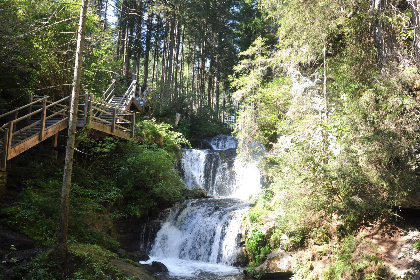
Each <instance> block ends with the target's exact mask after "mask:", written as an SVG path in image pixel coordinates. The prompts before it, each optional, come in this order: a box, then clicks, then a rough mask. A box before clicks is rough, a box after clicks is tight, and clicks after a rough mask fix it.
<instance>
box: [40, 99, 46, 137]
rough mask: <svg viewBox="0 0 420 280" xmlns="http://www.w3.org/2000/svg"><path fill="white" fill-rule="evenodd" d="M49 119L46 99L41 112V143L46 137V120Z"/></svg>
mask: <svg viewBox="0 0 420 280" xmlns="http://www.w3.org/2000/svg"><path fill="white" fill-rule="evenodd" d="M46 117H47V99H46V98H44V102H43V104H42V112H41V131H40V132H39V141H42V140H44V135H45V118H46Z"/></svg>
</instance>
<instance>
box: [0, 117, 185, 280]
mask: <svg viewBox="0 0 420 280" xmlns="http://www.w3.org/2000/svg"><path fill="white" fill-rule="evenodd" d="M138 126H139V127H140V128H141V129H142V130H141V132H140V133H139V140H130V141H119V140H115V139H111V138H106V139H103V140H93V139H92V138H90V137H88V135H86V133H81V134H80V135H79V140H80V141H81V143H80V144H79V146H78V147H77V152H76V163H75V166H74V170H73V180H72V192H71V202H70V218H69V237H68V240H69V258H70V260H71V261H69V264H70V267H69V268H68V269H69V271H68V274H67V276H68V277H70V278H67V279H109V277H112V279H125V278H123V276H122V274H121V273H120V272H118V271H117V270H116V269H115V268H114V267H113V266H112V265H111V264H110V263H109V259H110V258H117V255H116V254H115V252H117V251H118V248H119V243H118V241H117V237H118V228H117V226H116V222H124V221H126V220H130V219H133V218H135V219H145V218H147V217H149V215H150V214H152V213H156V212H158V211H159V210H161V209H163V208H166V207H169V206H171V205H173V204H174V203H176V202H178V201H181V200H183V199H184V198H183V195H182V191H183V190H184V189H185V186H184V185H183V184H182V182H181V179H180V177H179V174H178V172H177V171H176V169H175V164H176V161H177V160H178V159H179V153H180V150H179V149H180V145H181V144H185V145H188V141H187V140H186V139H185V138H184V137H183V136H182V134H180V133H177V132H174V131H172V130H171V127H170V126H169V125H167V124H161V123H157V122H155V121H144V122H139V123H138ZM34 153H35V154H36V152H35V151H34ZM28 156H30V157H32V161H31V162H30V163H29V165H28V164H26V163H25V160H26V159H23V158H22V159H18V160H17V161H16V166H15V167H14V168H13V169H11V170H10V171H9V178H10V180H8V189H9V192H12V193H15V194H16V195H17V197H16V199H15V200H14V201H13V202H10V203H9V205H7V207H2V209H0V217H1V219H0V222H1V225H3V226H6V227H8V228H10V229H13V230H14V231H16V232H19V233H22V234H25V235H26V236H28V237H29V238H30V239H32V240H34V241H35V242H36V244H37V246H40V247H43V248H51V247H52V246H53V245H54V243H55V237H56V230H57V223H58V214H59V205H60V193H61V184H62V176H63V175H62V168H61V165H59V164H57V163H56V161H54V160H50V159H48V158H42V157H38V159H37V160H35V159H36V158H37V157H36V156H35V155H34V154H33V155H28ZM19 160H21V162H19ZM35 170H36V172H34V171H35ZM53 258H54V256H51V255H49V254H48V253H44V254H42V255H40V256H39V257H38V258H37V259H36V260H35V261H34V262H32V264H31V265H29V266H27V267H19V266H18V267H19V269H20V272H19V275H22V277H23V278H25V277H26V278H25V279H57V278H61V276H60V275H58V276H57V275H56V274H57V273H58V271H59V270H60V269H59V267H57V266H56V265H54V259H53ZM17 265H18V264H17ZM19 269H17V268H14V269H13V271H14V272H13V273H18V272H17V271H18V270H19Z"/></svg>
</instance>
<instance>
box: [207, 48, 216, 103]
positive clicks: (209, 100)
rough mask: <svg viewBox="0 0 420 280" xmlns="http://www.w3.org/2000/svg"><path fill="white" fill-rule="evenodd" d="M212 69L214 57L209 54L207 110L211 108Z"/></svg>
mask: <svg viewBox="0 0 420 280" xmlns="http://www.w3.org/2000/svg"><path fill="white" fill-rule="evenodd" d="M213 68H214V55H213V54H210V67H209V77H208V84H207V105H208V106H209V108H210V109H211V108H213V106H212V105H213V102H212V99H213V94H212V93H213V72H214V71H213V70H214V69H213Z"/></svg>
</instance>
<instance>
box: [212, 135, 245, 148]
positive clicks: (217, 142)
mask: <svg viewBox="0 0 420 280" xmlns="http://www.w3.org/2000/svg"><path fill="white" fill-rule="evenodd" d="M205 141H206V142H207V143H209V144H210V146H211V147H212V149H213V150H216V151H225V150H229V149H236V147H237V146H238V141H237V140H236V138H235V137H232V136H229V135H217V136H215V137H213V138H211V139H208V140H205Z"/></svg>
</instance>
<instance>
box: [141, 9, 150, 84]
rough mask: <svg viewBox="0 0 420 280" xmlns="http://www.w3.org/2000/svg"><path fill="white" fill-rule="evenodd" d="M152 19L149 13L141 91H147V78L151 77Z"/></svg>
mask: <svg viewBox="0 0 420 280" xmlns="http://www.w3.org/2000/svg"><path fill="white" fill-rule="evenodd" d="M152 20H153V16H152V15H150V14H149V15H148V18H147V24H146V26H147V31H146V46H145V47H146V49H145V51H144V52H145V53H144V70H143V75H144V76H143V84H142V86H141V91H142V92H143V91H145V90H146V88H147V79H148V78H149V57H150V42H151V39H152Z"/></svg>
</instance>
